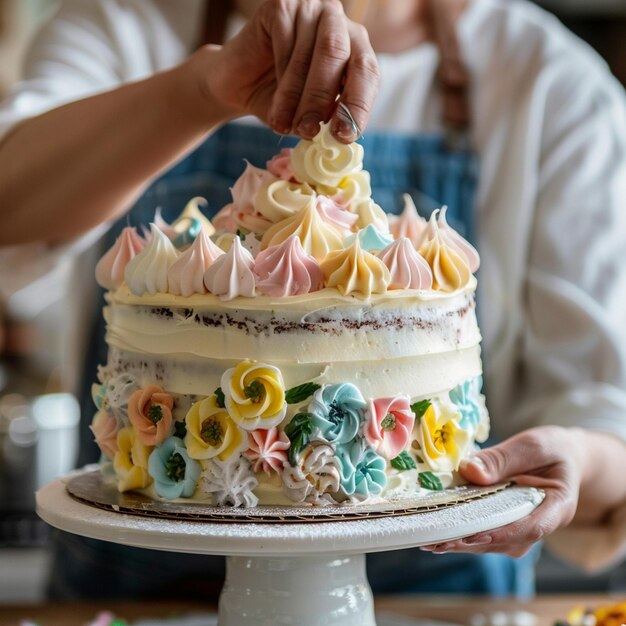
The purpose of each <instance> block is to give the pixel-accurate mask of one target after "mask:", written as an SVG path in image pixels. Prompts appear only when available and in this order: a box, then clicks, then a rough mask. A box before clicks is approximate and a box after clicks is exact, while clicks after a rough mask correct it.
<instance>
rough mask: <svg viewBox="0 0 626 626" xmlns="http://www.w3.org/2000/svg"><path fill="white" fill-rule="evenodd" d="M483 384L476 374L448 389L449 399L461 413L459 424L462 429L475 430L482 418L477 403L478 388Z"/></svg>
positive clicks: (481, 378) (478, 396) (480, 377)
mask: <svg viewBox="0 0 626 626" xmlns="http://www.w3.org/2000/svg"><path fill="white" fill-rule="evenodd" d="M482 386H483V377H482V376H477V377H476V378H472V379H471V380H466V381H465V382H464V383H461V384H460V385H458V386H456V387H455V388H454V389H453V390H452V391H450V394H449V395H450V400H451V401H452V402H453V403H454V405H455V406H456V408H457V409H458V410H459V413H460V414H461V419H460V420H459V425H460V426H461V428H463V429H464V430H470V429H471V430H472V431H473V432H476V430H477V429H478V425H479V424H480V421H481V418H482V412H481V406H480V403H479V398H480V390H481V388H482Z"/></svg>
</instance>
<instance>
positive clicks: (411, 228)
mask: <svg viewBox="0 0 626 626" xmlns="http://www.w3.org/2000/svg"><path fill="white" fill-rule="evenodd" d="M402 198H403V199H404V209H403V210H402V213H401V214H400V215H390V216H389V228H390V230H391V234H392V235H393V238H394V239H401V238H402V237H406V238H407V239H409V241H410V242H411V244H413V247H414V248H415V249H416V250H417V249H419V248H420V246H421V245H422V243H423V241H424V239H425V237H426V236H427V229H428V222H427V221H426V220H425V219H424V218H423V217H422V216H421V215H420V214H419V213H418V212H417V208H416V206H415V203H414V202H413V198H412V197H411V196H410V195H409V194H408V193H405V194H403V196H402Z"/></svg>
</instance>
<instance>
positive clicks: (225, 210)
mask: <svg viewBox="0 0 626 626" xmlns="http://www.w3.org/2000/svg"><path fill="white" fill-rule="evenodd" d="M211 221H212V223H213V226H215V228H216V229H217V230H223V231H225V232H227V233H236V232H237V222H236V221H235V205H234V204H233V203H232V202H231V203H230V204H227V205H226V206H224V207H222V208H221V209H220V210H219V211H218V212H217V213H216V215H215V217H214V218H213V219H212V220H211Z"/></svg>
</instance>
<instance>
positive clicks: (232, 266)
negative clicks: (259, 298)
mask: <svg viewBox="0 0 626 626" xmlns="http://www.w3.org/2000/svg"><path fill="white" fill-rule="evenodd" d="M253 267H254V258H253V257H252V255H251V254H250V253H249V252H248V251H247V250H246V249H245V248H244V247H243V245H242V244H241V239H240V238H239V237H237V236H235V237H234V239H233V240H232V245H231V247H230V250H228V252H227V253H226V254H222V255H221V256H218V258H217V259H216V260H215V261H214V262H213V264H212V265H211V266H210V267H209V269H207V271H206V272H205V274H204V284H205V286H206V288H207V289H208V291H209V292H210V293H212V294H215V295H216V296H219V297H220V299H221V300H232V299H233V298H236V297H237V296H245V297H247V298H253V297H254V295H255V288H254V285H255V278H254V272H253V271H252V269H253Z"/></svg>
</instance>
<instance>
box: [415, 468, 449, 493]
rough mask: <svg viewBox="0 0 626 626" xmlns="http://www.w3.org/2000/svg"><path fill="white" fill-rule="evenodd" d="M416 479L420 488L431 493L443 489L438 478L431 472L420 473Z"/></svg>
mask: <svg viewBox="0 0 626 626" xmlns="http://www.w3.org/2000/svg"><path fill="white" fill-rule="evenodd" d="M417 478H418V480H419V482H420V487H423V488H424V489H430V490H431V491H441V490H442V489H443V485H442V484H441V481H440V480H439V477H438V476H435V475H434V474H433V473H432V472H420V474H419V475H418V477H417Z"/></svg>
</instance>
